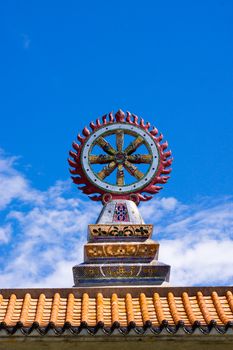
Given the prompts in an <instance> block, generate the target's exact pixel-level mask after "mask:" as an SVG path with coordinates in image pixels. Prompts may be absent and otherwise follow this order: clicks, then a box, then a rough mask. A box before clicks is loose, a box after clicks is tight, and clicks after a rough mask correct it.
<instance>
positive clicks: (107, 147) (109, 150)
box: [96, 136, 116, 155]
mask: <svg viewBox="0 0 233 350" xmlns="http://www.w3.org/2000/svg"><path fill="white" fill-rule="evenodd" d="M96 144H97V145H99V146H100V147H101V148H102V149H103V150H104V152H106V153H108V154H110V155H114V154H116V150H115V149H114V148H113V147H112V146H111V145H110V143H109V142H108V141H106V140H105V139H104V138H103V137H102V136H100V137H98V139H97V140H96Z"/></svg>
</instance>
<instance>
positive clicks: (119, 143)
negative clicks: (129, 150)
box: [116, 130, 124, 152]
mask: <svg viewBox="0 0 233 350" xmlns="http://www.w3.org/2000/svg"><path fill="white" fill-rule="evenodd" d="M116 144H117V151H118V152H122V151H123V145H124V132H123V131H122V130H117V132H116Z"/></svg>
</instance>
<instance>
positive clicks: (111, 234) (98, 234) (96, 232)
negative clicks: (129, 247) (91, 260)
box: [89, 224, 153, 240]
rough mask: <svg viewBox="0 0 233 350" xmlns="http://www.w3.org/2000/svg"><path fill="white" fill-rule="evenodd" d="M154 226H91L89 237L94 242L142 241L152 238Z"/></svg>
mask: <svg viewBox="0 0 233 350" xmlns="http://www.w3.org/2000/svg"><path fill="white" fill-rule="evenodd" d="M152 230H153V225H132V224H131V225H122V224H121V225H89V235H90V239H91V240H92V239H93V240H97V239H101V240H104V239H106V240H109V239H114V238H120V239H123V240H124V239H131V240H133V239H137V240H138V239H141V240H145V239H147V238H150V237H151V234H152Z"/></svg>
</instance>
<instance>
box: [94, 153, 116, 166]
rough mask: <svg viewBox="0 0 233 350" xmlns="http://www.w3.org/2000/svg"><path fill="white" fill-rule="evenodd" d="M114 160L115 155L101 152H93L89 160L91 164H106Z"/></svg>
mask: <svg viewBox="0 0 233 350" xmlns="http://www.w3.org/2000/svg"><path fill="white" fill-rule="evenodd" d="M113 160H114V156H110V155H107V154H100V155H98V156H97V155H94V154H91V155H90V156H89V162H90V164H106V163H110V162H112V161H113Z"/></svg>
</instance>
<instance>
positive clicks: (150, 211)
mask: <svg viewBox="0 0 233 350" xmlns="http://www.w3.org/2000/svg"><path fill="white" fill-rule="evenodd" d="M17 161H18V158H16V157H7V156H6V155H5V154H4V153H3V152H0V207H1V208H2V209H5V211H4V213H5V216H4V215H2V224H1V225H0V259H1V270H0V272H1V273H0V285H1V286H2V287H5V288H6V287H69V286H72V284H73V281H72V266H74V265H75V264H78V263H80V262H81V261H82V259H83V244H84V243H85V241H86V235H87V225H88V224H90V223H94V222H95V220H96V218H97V216H98V214H99V212H100V207H101V206H100V205H99V204H97V203H93V202H92V201H90V200H87V201H84V200H81V199H80V198H78V197H77V198H72V196H71V191H70V188H71V186H72V185H71V182H70V181H69V180H68V181H64V182H62V181H59V182H57V183H56V184H55V185H54V186H52V187H50V188H49V189H48V190H47V191H44V192H43V191H39V190H37V189H36V188H34V187H32V186H31V184H30V181H29V180H28V179H27V178H26V177H25V176H24V174H22V172H20V171H18V170H16V167H15V163H16V162H17ZM12 203H14V206H13V208H14V209H13V208H12V205H11V204H12ZM22 204H26V206H25V205H24V206H22ZM140 211H141V213H142V215H143V218H144V220H145V222H147V223H153V224H154V239H156V240H159V242H160V259H159V260H161V261H163V262H164V263H168V264H171V266H172V271H171V282H172V284H174V285H193V284H195V285H198V284H202V285H204V284H205V285H210V284H215V285H216V284H217V285H219V284H232V283H233V273H232V264H233V254H232V251H233V241H232V236H233V234H232V232H233V215H232V214H233V199H232V198H231V197H224V198H220V199H218V200H216V199H212V198H207V199H202V200H200V199H199V200H198V201H197V202H195V203H193V204H191V205H184V204H183V203H181V202H180V201H178V200H177V199H176V198H173V197H169V198H164V197H162V198H159V197H158V198H155V199H153V200H152V201H150V202H147V203H142V204H141V206H140Z"/></svg>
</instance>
